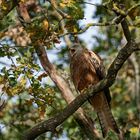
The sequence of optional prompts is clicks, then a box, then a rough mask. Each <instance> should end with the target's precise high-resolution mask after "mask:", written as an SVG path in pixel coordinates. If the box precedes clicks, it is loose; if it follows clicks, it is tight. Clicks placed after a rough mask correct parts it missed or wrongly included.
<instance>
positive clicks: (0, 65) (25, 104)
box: [0, 0, 140, 140]
mask: <svg viewBox="0 0 140 140" xmlns="http://www.w3.org/2000/svg"><path fill="white" fill-rule="evenodd" d="M0 2H1V1H0ZM22 2H27V3H29V4H28V5H30V2H29V1H28V0H27V1H22ZM91 2H92V1H91ZM107 2H108V1H106V0H103V1H102V2H101V4H103V3H104V4H105V3H107ZM109 2H112V1H109ZM117 2H119V3H122V4H123V5H124V7H125V9H128V8H130V7H131V6H133V5H134V4H137V3H138V2H139V1H138V0H135V1H134V0H130V1H129V3H128V2H124V1H122V0H119V1H117ZM86 4H87V3H86V2H85V1H80V2H79V1H78V0H76V1H74V0H58V1H57V7H53V6H52V5H51V4H50V3H49V2H47V1H42V0H39V1H35V3H34V6H33V7H32V6H29V13H30V16H31V17H32V21H31V23H23V24H24V26H23V27H21V25H20V24H19V20H18V18H17V17H16V16H15V15H16V14H17V13H16V10H15V9H13V10H12V11H11V13H10V14H8V15H6V16H5V17H4V19H3V20H2V22H0V31H1V32H0V39H1V40H0V58H1V59H0V70H1V72H0V87H1V93H2V96H1V98H6V101H7V104H6V106H5V107H4V109H3V110H2V111H0V139H2V140H7V139H10V140H19V139H21V136H22V135H23V134H22V132H24V131H25V130H27V129H28V128H30V127H31V126H33V125H35V124H36V123H38V122H40V121H41V120H44V119H46V118H50V117H51V116H53V115H54V114H56V113H57V112H60V111H61V110H62V109H63V108H64V107H65V106H66V102H65V101H64V99H63V98H62V97H61V94H60V91H59V90H58V89H57V87H56V86H55V85H54V83H53V82H52V81H51V80H50V79H49V77H48V75H47V74H46V73H45V72H44V70H42V67H41V65H40V63H39V61H38V57H37V56H36V52H35V50H34V46H37V45H38V44H41V45H42V46H45V47H46V50H47V51H48V50H52V51H53V50H56V47H55V44H58V46H59V50H60V51H59V53H57V54H56V55H55V56H54V57H56V62H54V63H55V64H56V67H57V68H59V69H62V70H65V71H66V72H67V73H69V70H68V63H69V60H68V49H67V48H66V47H64V45H61V41H60V36H62V37H63V36H64V35H63V34H64V30H63V29H61V24H62V21H64V22H65V27H64V28H65V29H66V30H67V31H68V32H77V31H79V30H80V24H79V23H80V22H79V21H80V20H82V19H84V18H86V17H84V12H85V10H88V9H84V7H85V6H86ZM91 6H93V5H91ZM40 7H41V9H40ZM3 8H4V7H3ZM53 9H55V10H57V12H59V13H60V14H61V15H62V17H61V18H62V19H61V21H60V20H58V18H57V17H56V13H55V12H54V10H53ZM5 10H6V9H5ZM139 10H140V9H139V7H138V8H136V9H134V10H133V11H132V12H131V13H130V15H129V16H128V17H127V19H128V21H129V23H131V22H132V23H134V25H136V26H134V27H131V26H130V30H131V31H132V32H133V33H134V34H133V35H134V37H138V38H139V34H138V33H139V28H137V27H139V23H140V22H139V16H140V15H139V13H140V12H139ZM40 11H41V12H40ZM88 12H90V11H88ZM93 14H94V15H93V21H94V19H95V18H96V19H97V20H98V21H99V22H110V21H111V20H112V19H113V18H114V17H115V16H116V15H115V14H114V12H113V11H111V10H107V9H105V8H104V7H103V6H97V7H96V12H95V13H93ZM15 25H17V26H16V27H15ZM83 34H84V33H83ZM70 37H71V36H70ZM74 38H76V36H74ZM85 38H86V37H85ZM92 39H95V40H96V41H95V44H94V46H93V47H92V49H93V50H94V51H95V52H97V53H100V54H101V56H102V57H103V59H104V60H105V61H104V62H105V66H106V68H108V66H109V65H110V63H111V61H112V60H113V59H114V57H115V56H116V54H117V51H118V49H119V48H120V47H121V46H123V45H124V38H123V32H122V29H121V27H120V26H108V27H107V26H105V27H99V28H98V34H96V35H94V36H92ZM73 41H74V40H73ZM79 41H80V42H83V44H85V40H82V39H81V40H79ZM62 42H63V41H62ZM65 44H66V45H67V42H65ZM87 46H88V44H87ZM139 56H140V54H139V53H136V54H135V55H133V56H132V57H131V58H129V59H128V61H127V62H126V63H125V65H124V66H123V67H122V69H121V71H120V72H119V75H118V77H117V80H116V83H115V84H114V85H113V86H112V87H111V92H112V110H113V114H114V116H115V117H116V119H117V122H118V124H119V126H120V128H121V130H122V131H123V132H124V135H125V138H126V139H128V140H129V139H130V140H131V139H136V138H138V139H139V138H140V133H139V126H138V124H139V108H138V106H140V104H139V102H138V99H137V98H139V95H138V94H137V93H139V91H137V89H138V88H137V87H136V85H137V82H138V81H137V80H136V79H138V78H137V77H140V73H137V71H138V72H139V69H140V67H139V66H140V61H139ZM50 59H51V58H50ZM133 60H134V61H133ZM68 80H69V79H68ZM137 86H139V85H137ZM83 107H84V109H85V110H86V112H87V114H89V115H90V116H92V117H93V118H94V119H96V114H95V113H94V111H92V112H91V107H90V105H89V104H85V105H84V106H83ZM97 128H98V130H99V129H100V128H99V126H98V125H97ZM80 130H81V128H80V127H79V126H78V125H77V123H76V121H75V120H74V119H73V117H72V116H71V117H70V118H68V120H66V121H65V122H64V123H63V124H62V125H61V126H59V127H58V128H57V130H56V133H55V134H52V133H47V134H45V135H42V136H40V137H39V139H49V140H51V139H54V138H59V137H62V136H63V135H66V136H65V137H67V138H68V139H73V140H77V139H79V140H80V139H83V140H84V139H87V137H86V135H85V134H84V132H82V131H80ZM99 131H100V130H99ZM106 139H107V140H115V139H116V140H117V138H116V135H115V134H114V133H113V132H110V133H109V134H108V137H107V138H106Z"/></svg>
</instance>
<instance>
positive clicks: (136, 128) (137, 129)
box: [130, 127, 139, 134]
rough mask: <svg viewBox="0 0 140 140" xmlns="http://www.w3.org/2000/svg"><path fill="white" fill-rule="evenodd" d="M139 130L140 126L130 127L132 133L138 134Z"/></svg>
mask: <svg viewBox="0 0 140 140" xmlns="http://www.w3.org/2000/svg"><path fill="white" fill-rule="evenodd" d="M138 131H139V128H138V127H132V128H130V132H131V133H132V134H137V133H138Z"/></svg>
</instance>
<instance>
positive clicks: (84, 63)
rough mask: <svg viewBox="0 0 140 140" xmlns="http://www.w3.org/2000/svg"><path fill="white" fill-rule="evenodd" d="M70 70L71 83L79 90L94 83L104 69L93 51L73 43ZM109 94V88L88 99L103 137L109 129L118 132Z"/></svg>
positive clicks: (103, 74) (103, 75) (103, 73)
mask: <svg viewBox="0 0 140 140" xmlns="http://www.w3.org/2000/svg"><path fill="white" fill-rule="evenodd" d="M70 56H71V62H70V70H71V76H72V80H73V83H74V85H75V87H76V89H77V90H79V91H80V92H81V91H82V90H84V89H85V88H88V86H89V85H95V84H97V83H98V82H99V81H100V80H102V79H103V78H104V77H105V70H104V66H103V62H102V60H101V58H100V57H99V56H98V55H97V54H95V53H94V52H92V51H90V50H88V49H86V48H82V47H80V46H79V45H75V46H74V47H73V48H71V49H70ZM110 101H111V96H110V92H109V88H105V89H104V90H103V91H101V92H100V93H98V94H96V95H95V96H94V97H91V98H90V99H89V102H90V104H91V105H92V106H93V107H94V109H95V111H96V112H97V116H98V118H99V122H100V125H101V129H102V133H103V137H105V136H106V135H107V132H108V131H109V129H112V130H114V131H115V132H116V133H119V129H118V127H117V124H116V122H115V119H114V117H113V115H112V113H111V109H110Z"/></svg>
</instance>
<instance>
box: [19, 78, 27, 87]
mask: <svg viewBox="0 0 140 140" xmlns="http://www.w3.org/2000/svg"><path fill="white" fill-rule="evenodd" d="M26 82H27V80H26V78H25V77H24V76H23V77H21V79H20V84H21V85H22V86H24V85H26Z"/></svg>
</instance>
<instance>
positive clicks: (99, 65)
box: [89, 51, 111, 104]
mask: <svg viewBox="0 0 140 140" xmlns="http://www.w3.org/2000/svg"><path fill="white" fill-rule="evenodd" d="M89 53H90V56H91V63H92V65H93V66H94V68H95V70H96V73H97V75H98V77H99V80H102V79H103V78H104V77H105V67H104V65H103V61H102V60H101V58H100V56H99V55H97V54H96V53H94V52H92V51H89ZM104 93H105V96H106V98H107V101H108V103H109V104H110V101H111V95H110V91H109V88H105V89H104Z"/></svg>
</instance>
